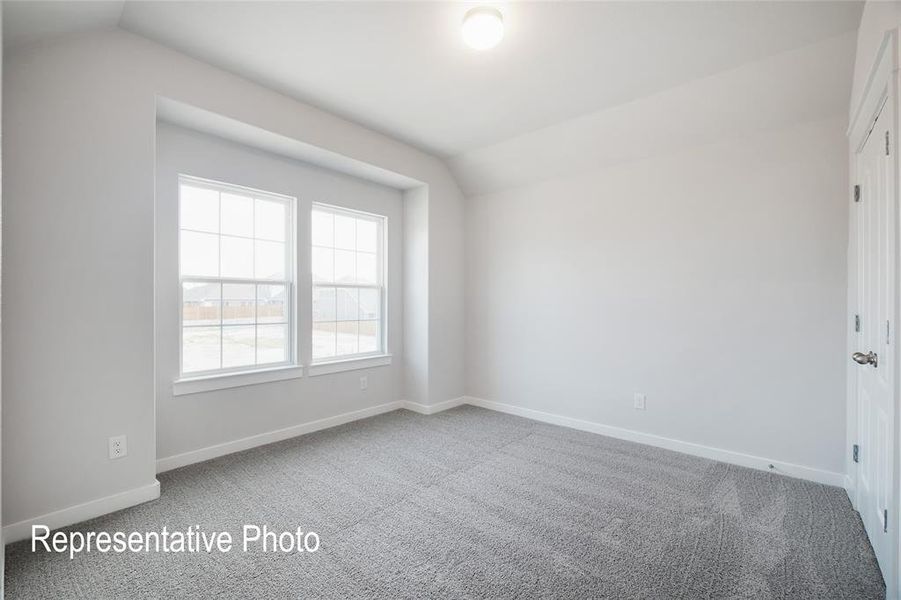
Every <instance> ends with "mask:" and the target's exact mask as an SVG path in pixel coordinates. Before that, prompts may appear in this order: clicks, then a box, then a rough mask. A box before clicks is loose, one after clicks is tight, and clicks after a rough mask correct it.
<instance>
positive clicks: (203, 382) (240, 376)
mask: <svg viewBox="0 0 901 600" xmlns="http://www.w3.org/2000/svg"><path fill="white" fill-rule="evenodd" d="M298 377H303V367H302V366H301V365H289V366H287V367H274V368H272V369H262V370H258V371H243V372H240V373H223V374H221V375H208V376H205V377H191V378H185V379H178V380H176V381H175V382H174V383H173V384H172V395H173V396H184V395H187V394H197V393H200V392H211V391H213V390H224V389H228V388H235V387H244V386H246V385H256V384H258V383H269V382H271V381H285V380H286V379H297V378H298Z"/></svg>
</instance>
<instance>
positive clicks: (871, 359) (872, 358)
mask: <svg viewBox="0 0 901 600" xmlns="http://www.w3.org/2000/svg"><path fill="white" fill-rule="evenodd" d="M851 358H853V359H854V362H856V363H858V364H861V365H873V366H874V367H878V366H879V357H878V356H876V353H875V352H873V351H870V352H867V353H866V354H864V353H863V352H855V353H854V354H852V355H851Z"/></svg>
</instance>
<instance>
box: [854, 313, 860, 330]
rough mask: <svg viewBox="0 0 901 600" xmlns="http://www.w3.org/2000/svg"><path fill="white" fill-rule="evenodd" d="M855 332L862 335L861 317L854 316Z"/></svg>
mask: <svg viewBox="0 0 901 600" xmlns="http://www.w3.org/2000/svg"><path fill="white" fill-rule="evenodd" d="M854 331H856V332H857V333H860V315H854Z"/></svg>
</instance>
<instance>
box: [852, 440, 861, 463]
mask: <svg viewBox="0 0 901 600" xmlns="http://www.w3.org/2000/svg"><path fill="white" fill-rule="evenodd" d="M851 458H852V459H854V462H856V463H859V462H860V446H858V445H857V444H854V445H853V446H851Z"/></svg>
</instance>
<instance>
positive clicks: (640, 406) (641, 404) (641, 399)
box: [633, 392, 648, 410]
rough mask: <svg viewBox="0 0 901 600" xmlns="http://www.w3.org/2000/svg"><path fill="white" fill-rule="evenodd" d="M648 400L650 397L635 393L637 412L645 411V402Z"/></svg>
mask: <svg viewBox="0 0 901 600" xmlns="http://www.w3.org/2000/svg"><path fill="white" fill-rule="evenodd" d="M647 399H648V397H647V396H646V395H644V394H639V393H638V392H635V396H634V397H633V400H634V402H635V410H644V409H645V401H646V400H647Z"/></svg>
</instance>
